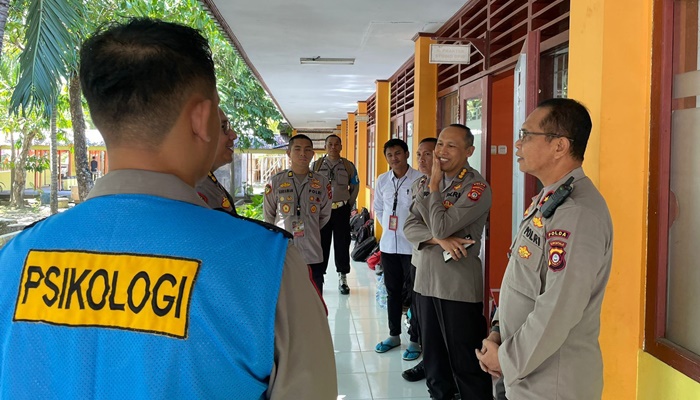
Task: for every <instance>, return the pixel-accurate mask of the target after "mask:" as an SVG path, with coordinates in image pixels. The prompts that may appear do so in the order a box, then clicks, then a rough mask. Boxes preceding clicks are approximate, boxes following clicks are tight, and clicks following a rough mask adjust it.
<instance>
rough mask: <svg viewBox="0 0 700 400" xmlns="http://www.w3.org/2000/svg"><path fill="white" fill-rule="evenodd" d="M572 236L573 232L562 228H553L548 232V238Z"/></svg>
mask: <svg viewBox="0 0 700 400" xmlns="http://www.w3.org/2000/svg"><path fill="white" fill-rule="evenodd" d="M570 236H571V232H569V231H565V230H562V229H552V230H551V231H549V232H547V240H549V239H551V238H555V237H560V238H563V239H568V238H569V237H570Z"/></svg>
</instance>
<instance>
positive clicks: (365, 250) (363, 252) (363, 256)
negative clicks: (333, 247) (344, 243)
mask: <svg viewBox="0 0 700 400" xmlns="http://www.w3.org/2000/svg"><path fill="white" fill-rule="evenodd" d="M376 245H377V239H376V238H375V237H374V236H370V237H368V238H367V239H365V240H364V241H362V242H359V243H358V244H356V245H355V248H354V249H352V253H350V257H351V258H352V259H353V260H355V261H367V257H369V255H370V254H371V253H372V250H374V247H375V246H376Z"/></svg>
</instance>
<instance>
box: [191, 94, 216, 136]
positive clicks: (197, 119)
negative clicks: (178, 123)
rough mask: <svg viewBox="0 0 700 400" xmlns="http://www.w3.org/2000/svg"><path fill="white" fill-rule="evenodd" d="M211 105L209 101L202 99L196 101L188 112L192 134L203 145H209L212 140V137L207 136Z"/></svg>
mask: <svg viewBox="0 0 700 400" xmlns="http://www.w3.org/2000/svg"><path fill="white" fill-rule="evenodd" d="M211 103H212V101H211V100H209V99H202V100H199V101H197V102H196V103H195V104H194V106H193V107H192V109H191V110H190V121H191V122H192V133H193V134H194V135H195V136H197V137H198V138H199V139H201V140H202V141H204V142H205V143H209V142H210V141H211V140H212V137H211V136H210V135H209V115H210V113H211V109H212V107H211Z"/></svg>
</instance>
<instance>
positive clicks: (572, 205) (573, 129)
mask: <svg viewBox="0 0 700 400" xmlns="http://www.w3.org/2000/svg"><path fill="white" fill-rule="evenodd" d="M590 131H591V119H590V116H589V114H588V111H587V110H586V108H585V107H584V106H583V105H581V104H580V103H578V102H576V101H575V100H571V99H551V100H546V101H544V102H542V103H540V104H539V106H538V107H537V108H536V109H535V111H533V112H532V114H530V115H529V116H528V118H527V119H526V120H525V123H524V124H523V126H522V129H521V130H520V138H519V140H518V141H517V142H516V143H515V147H516V156H517V157H518V164H519V166H520V170H521V171H523V172H526V173H529V174H532V175H534V176H535V177H537V178H538V179H539V180H540V181H541V182H542V184H543V185H544V188H543V189H542V191H541V192H540V193H539V194H538V195H537V196H536V197H534V198H533V201H532V204H530V206H529V207H528V209H527V210H526V211H525V214H524V216H523V221H522V222H521V223H520V228H519V229H518V232H517V234H516V235H515V238H514V240H513V244H512V246H511V253H510V260H509V262H508V267H507V268H506V273H505V276H504V277H503V283H502V285H501V292H500V293H501V297H500V307H499V309H498V312H497V314H496V316H495V318H494V328H493V330H492V333H491V334H490V335H489V338H488V339H487V340H484V343H483V348H482V349H481V351H479V352H478V357H479V358H480V360H481V363H482V367H483V369H484V370H487V371H489V372H491V373H492V375H496V376H498V375H500V374H501V373H502V374H503V378H504V382H505V388H506V395H507V397H508V398H510V399H574V400H591V399H600V398H601V396H602V390H603V360H602V355H601V351H600V345H599V343H598V335H599V333H600V309H601V305H602V302H603V294H604V292H605V287H606V284H607V282H608V277H609V275H610V267H611V263H612V245H613V234H612V222H611V219H610V214H609V212H608V207H607V205H606V203H605V200H604V199H603V197H602V196H601V195H600V192H598V189H596V187H595V186H594V185H593V182H591V180H590V179H589V178H588V177H586V175H585V174H584V172H583V169H582V168H581V165H582V162H583V156H584V153H585V151H586V144H587V142H588V137H589V135H590ZM499 345H500V346H499Z"/></svg>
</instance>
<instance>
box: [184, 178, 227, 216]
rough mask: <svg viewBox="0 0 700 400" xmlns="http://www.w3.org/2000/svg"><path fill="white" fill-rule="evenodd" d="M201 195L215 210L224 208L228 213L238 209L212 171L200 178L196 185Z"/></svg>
mask: <svg viewBox="0 0 700 400" xmlns="http://www.w3.org/2000/svg"><path fill="white" fill-rule="evenodd" d="M194 190H196V191H197V194H198V195H199V197H200V198H201V199H202V200H204V202H205V203H207V205H208V206H209V208H212V209H214V210H224V211H226V212H228V213H235V212H236V209H235V207H234V205H233V204H232V203H231V200H232V199H231V198H230V195H229V194H228V192H227V191H226V189H224V187H223V186H221V184H220V183H219V181H218V179H216V176H214V174H213V173H212V172H209V174H208V175H207V176H205V177H204V178H202V179H200V180H199V181H198V182H197V184H196V185H195V188H194Z"/></svg>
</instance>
